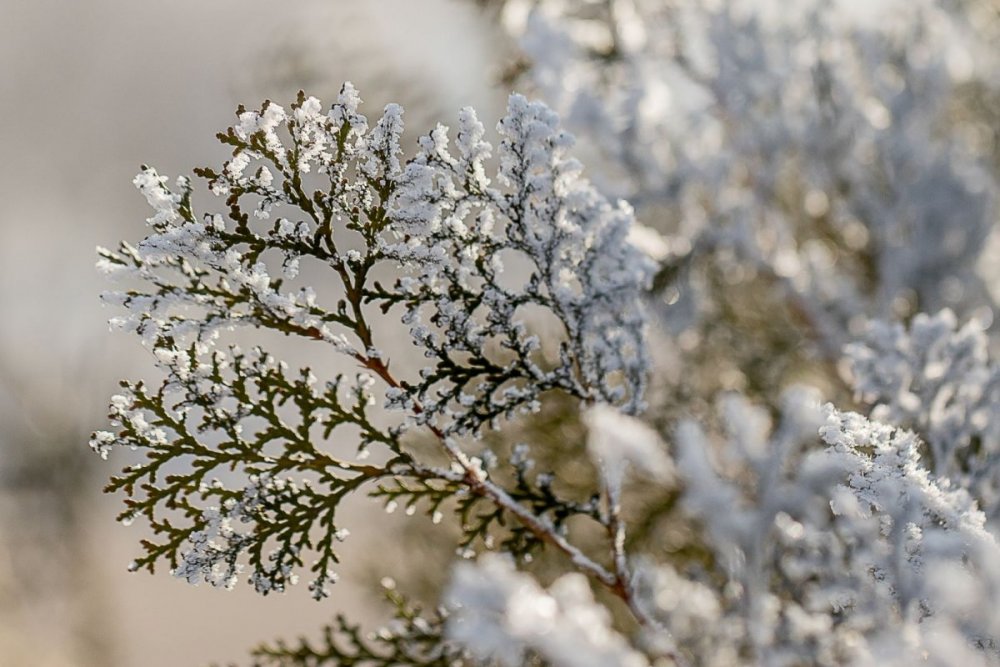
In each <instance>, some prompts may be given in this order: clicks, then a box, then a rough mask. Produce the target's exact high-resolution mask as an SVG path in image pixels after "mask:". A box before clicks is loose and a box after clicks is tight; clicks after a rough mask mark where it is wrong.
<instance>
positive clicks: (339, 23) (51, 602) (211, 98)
mask: <svg viewBox="0 0 1000 667" xmlns="http://www.w3.org/2000/svg"><path fill="white" fill-rule="evenodd" d="M503 48H505V47H504V43H503V42H502V40H501V39H500V37H499V35H498V34H497V32H496V29H495V28H494V27H493V25H492V23H491V17H490V16H488V15H486V14H484V13H482V12H481V11H480V10H479V9H478V8H477V7H476V6H475V5H474V3H470V2H449V1H448V0H424V1H422V2H419V3H415V2H409V1H408V0H368V1H366V2H347V1H343V2H340V1H336V0H326V1H325V2H315V1H310V0H303V1H301V2H296V3H274V2H263V1H260V0H214V1H213V2H209V3H206V2H197V1H195V0H178V1H177V2H170V3H152V2H127V1H125V0H82V1H80V2H60V1H56V0H30V1H28V0H0V63H2V66H0V147H2V148H0V151H2V156H3V157H2V159H0V184H2V185H0V313H2V315H0V664H2V665H37V666H40V667H50V666H51V667H56V666H62V665H75V666H82V667H88V666H92V665H93V666H97V665H100V666H102V667H104V666H108V667H113V666H116V665H123V666H132V665H144V666H146V667H158V666H167V665H170V666H175V665H202V664H208V663H209V662H211V661H220V662H222V661H228V660H235V659H241V658H242V657H243V656H245V655H246V650H247V649H248V648H249V647H250V646H251V645H253V644H255V643H257V642H258V641H260V640H263V639H270V638H273V637H275V636H279V635H284V636H294V635H295V634H296V633H298V632H300V631H309V630H313V629H315V628H318V627H319V626H320V625H322V624H323V623H325V622H328V621H329V620H330V619H331V618H332V617H333V615H334V613H335V612H336V611H338V610H346V609H351V610H352V614H353V615H355V616H358V614H357V613H356V612H357V611H358V607H359V606H363V604H364V601H365V600H368V599H369V597H370V596H369V594H368V593H369V591H368V588H370V586H369V584H371V583H372V582H371V580H370V578H366V577H364V576H360V577H352V576H351V573H350V568H345V571H344V572H343V573H342V574H343V575H345V576H344V577H343V582H342V583H341V584H338V586H337V594H336V595H335V596H334V598H333V599H331V600H328V601H326V602H324V603H314V602H313V601H312V600H311V599H309V597H308V593H307V592H306V591H305V590H304V589H302V590H296V591H294V592H293V593H292V594H289V595H286V596H281V597H276V596H271V597H268V598H266V599H265V598H261V597H259V596H256V595H255V594H254V593H252V592H250V591H249V590H242V589H241V590H238V591H235V592H233V593H229V594H226V593H224V592H220V591H217V590H213V589H209V588H206V587H204V586H202V587H198V588H193V587H191V586H188V585H186V584H185V583H183V582H181V581H178V580H174V579H173V578H171V577H170V576H168V575H167V574H166V573H165V572H164V573H161V574H159V575H158V576H154V577H150V576H148V575H145V574H129V573H128V572H127V571H126V567H127V564H128V563H129V561H130V560H131V559H132V557H133V555H134V554H135V553H137V550H138V544H137V542H138V539H139V537H140V532H139V531H140V530H141V529H140V528H138V527H134V528H126V527H123V526H120V525H118V524H116V523H115V521H114V516H115V514H116V513H117V511H118V507H119V500H118V499H116V498H110V497H103V496H102V494H101V487H102V486H103V484H104V481H105V480H106V479H107V477H108V475H110V474H111V473H112V472H114V469H115V466H113V465H110V464H103V465H102V462H101V461H100V459H98V458H97V457H96V456H94V455H93V454H92V453H91V452H90V451H89V449H88V447H87V439H88V436H89V433H90V432H91V431H93V430H95V429H97V428H101V427H103V425H104V423H105V421H106V420H105V413H106V402H107V399H108V397H109V396H110V395H111V394H112V393H113V392H114V390H115V388H116V386H117V384H116V383H117V381H118V379H120V378H123V377H141V376H142V375H143V374H144V373H147V372H148V371H149V369H150V366H151V364H150V363H149V358H147V356H146V353H145V351H144V350H142V348H141V346H140V345H139V344H138V341H137V340H135V339H134V338H132V337H130V336H127V335H124V334H120V333H118V334H110V333H108V327H107V325H106V323H105V321H106V319H107V318H108V317H109V316H110V315H111V312H110V311H108V310H105V309H103V308H102V307H101V305H100V303H99V300H98V295H99V293H100V292H101V291H102V290H104V289H108V286H107V285H106V284H104V282H103V280H102V279H101V277H100V276H99V275H98V274H97V272H96V271H95V270H94V268H93V266H94V261H95V253H94V247H95V246H96V245H106V246H114V245H115V244H116V243H117V241H118V240H119V239H128V240H130V241H136V240H138V239H139V238H141V236H142V235H143V233H144V223H143V220H144V219H145V217H147V215H148V213H147V212H146V211H147V206H146V204H145V202H144V200H143V199H142V197H141V196H140V195H139V194H138V193H137V192H136V191H135V189H134V188H133V187H132V185H131V179H132V177H133V176H134V174H135V173H136V172H137V170H138V168H139V165H140V164H143V163H149V164H152V165H155V166H156V168H157V169H159V170H160V171H161V173H166V174H171V175H176V174H179V173H187V172H189V171H190V169H191V168H192V167H195V166H200V165H208V164H220V163H221V161H222V159H223V158H224V157H225V156H226V154H227V152H226V151H225V149H224V148H222V147H221V146H220V145H219V144H218V143H217V142H215V141H214V139H213V137H214V135H215V133H216V132H218V131H219V130H222V129H224V128H225V127H227V126H228V125H229V124H230V123H231V121H232V119H233V111H234V110H235V108H236V106H237V105H238V104H239V103H246V104H247V105H248V106H256V105H257V104H259V103H260V102H261V101H262V100H263V99H265V98H272V99H274V100H275V101H278V102H280V103H287V102H289V101H291V100H292V99H294V94H295V92H296V91H297V90H299V89H300V88H301V89H305V90H307V91H308V92H309V93H310V94H313V95H316V96H317V97H320V98H321V99H323V100H324V101H329V100H331V99H332V98H333V96H335V95H336V92H337V91H338V89H339V88H340V85H341V83H342V82H343V81H344V80H350V81H352V82H353V83H354V84H355V85H356V86H357V87H358V89H359V90H360V91H361V93H362V96H363V98H364V99H365V101H366V107H365V109H366V112H367V113H368V114H369V115H374V114H376V113H377V112H378V111H379V110H380V109H381V107H382V106H383V105H384V104H385V103H386V102H388V101H398V102H400V103H402V104H403V105H404V107H405V109H406V119H407V124H408V127H409V128H410V129H411V131H420V132H422V131H424V130H426V129H430V127H431V126H432V119H433V120H434V121H436V120H438V119H441V120H443V121H445V122H448V121H449V120H450V119H454V118H455V117H456V115H457V111H458V109H459V108H461V107H463V106H465V105H474V106H476V107H477V108H478V109H479V110H480V111H481V113H482V115H483V117H484V118H491V117H493V118H495V117H496V116H497V112H498V110H499V109H500V108H501V105H502V104H503V102H504V98H505V93H504V91H503V90H502V87H501V86H500V85H498V82H499V79H500V76H499V72H498V71H496V69H497V67H498V63H499V62H500V60H501V58H499V57H498V53H499V52H500V51H501V50H502V49H503ZM415 134H416V132H413V133H412V134H411V139H412V137H413V136H415ZM355 532H356V533H357V532H363V531H355ZM364 539H365V538H363V537H362V538H360V540H361V541H360V542H359V544H358V545H357V546H356V548H355V552H356V553H357V555H356V556H355V557H354V558H348V559H345V560H348V561H350V562H353V563H357V565H358V568H364V565H365V562H364V560H365V559H364V552H365V551H366V550H367V549H368V548H370V546H371V544H370V543H368V544H367V545H366V544H365V542H364ZM371 539H377V536H371ZM358 552H360V553H358ZM352 582H353V583H352ZM359 589H360V590H359ZM362 615H363V614H362Z"/></svg>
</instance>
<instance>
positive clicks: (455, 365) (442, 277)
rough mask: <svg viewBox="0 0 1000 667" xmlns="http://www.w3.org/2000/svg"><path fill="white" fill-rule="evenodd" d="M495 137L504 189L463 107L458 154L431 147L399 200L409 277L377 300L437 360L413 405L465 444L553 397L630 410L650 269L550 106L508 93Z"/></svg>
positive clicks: (443, 142)
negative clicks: (394, 311)
mask: <svg viewBox="0 0 1000 667" xmlns="http://www.w3.org/2000/svg"><path fill="white" fill-rule="evenodd" d="M498 129H499V131H500V136H501V142H500V146H499V150H498V153H499V155H498V157H499V159H500V170H499V174H498V176H499V185H500V187H499V188H498V187H493V186H492V185H491V181H490V179H489V178H488V177H487V175H486V174H487V170H486V164H485V160H486V159H487V158H489V157H490V155H491V154H492V150H493V149H492V146H491V145H490V144H489V143H487V142H486V141H485V140H484V138H483V137H484V134H485V133H484V129H483V126H482V124H481V123H480V122H479V120H478V119H477V118H476V116H475V114H474V113H473V111H472V110H471V109H466V110H464V111H463V112H462V114H461V116H460V126H459V131H458V139H457V142H456V143H457V149H458V150H457V155H453V154H452V153H451V151H450V150H449V148H448V136H447V134H446V131H445V128H443V127H439V128H438V129H437V130H435V131H434V132H432V133H431V134H430V135H428V136H427V137H424V138H423V139H422V140H421V151H420V152H419V153H418V154H417V157H416V158H415V159H414V160H412V161H411V162H410V163H408V164H407V166H406V168H405V169H404V170H403V173H402V176H401V178H400V185H399V188H398V190H397V192H396V196H395V198H394V199H393V206H394V210H393V212H392V213H391V215H392V216H393V218H394V220H395V221H396V222H397V224H396V225H395V226H394V231H395V232H396V234H397V235H398V236H399V239H398V241H396V242H394V243H389V244H386V245H385V246H384V248H383V250H384V252H385V254H386V256H387V257H390V258H393V259H396V260H397V261H399V262H400V264H402V265H403V266H404V267H407V268H408V269H409V273H410V275H408V276H407V277H405V278H403V279H402V280H400V282H399V283H398V286H397V287H398V289H397V291H396V293H385V294H382V295H379V296H378V297H376V299H375V301H376V302H380V303H382V304H383V305H384V307H389V306H391V305H393V304H396V303H402V304H404V305H405V308H406V315H405V320H404V321H405V322H406V323H407V324H409V325H410V327H411V328H410V333H411V335H412V336H413V338H414V340H415V341H416V342H417V344H418V345H419V346H420V347H423V348H424V349H425V355H426V356H427V357H429V358H431V359H433V360H434V362H435V365H434V366H431V367H428V368H426V369H425V370H424V371H423V372H422V373H421V381H420V382H419V383H418V384H416V385H415V387H414V391H413V392H411V393H410V395H409V397H410V398H411V399H412V400H416V401H418V402H419V403H420V404H421V405H422V406H423V408H424V410H425V411H426V414H427V416H428V419H434V418H438V417H439V416H440V417H443V418H444V419H443V423H444V425H443V426H442V427H441V428H442V429H443V430H444V431H445V432H446V433H457V434H461V433H464V432H467V431H473V432H475V431H476V430H478V429H479V428H481V427H482V425H484V424H489V423H491V422H492V421H494V420H495V419H496V418H497V417H500V416H506V415H509V414H511V413H513V412H515V411H518V410H523V409H529V410H532V409H537V402H538V400H539V397H540V396H541V395H542V393H544V392H545V391H548V390H551V389H562V390H564V391H568V392H569V393H571V394H573V395H576V396H579V397H580V398H583V399H585V400H590V401H594V400H598V401H604V402H612V403H617V404H621V403H623V402H624V403H625V409H626V410H627V411H635V409H636V408H637V407H638V406H639V405H640V401H641V398H640V397H641V394H642V382H643V379H644V374H643V372H642V369H643V368H644V367H645V365H646V359H645V356H644V355H645V352H644V346H643V340H642V336H643V322H642V313H641V310H637V309H636V310H633V309H629V308H622V307H621V306H622V304H623V303H631V304H635V303H637V296H638V290H639V289H640V288H641V287H642V285H643V284H644V283H645V281H646V279H647V277H648V276H649V275H650V274H651V268H652V267H651V264H650V263H649V261H648V260H647V259H645V258H644V256H643V255H642V254H641V253H639V252H638V251H637V250H636V249H635V248H634V247H633V246H632V245H631V244H630V243H628V242H627V241H626V237H627V235H628V232H629V225H630V223H631V220H632V215H631V211H630V210H629V209H628V207H627V206H626V205H624V204H621V203H620V204H618V205H615V206H613V205H611V204H610V203H608V202H607V201H606V200H605V199H604V198H603V197H602V196H600V195H599V194H598V193H597V191H596V190H594V189H593V188H592V187H591V186H590V185H589V184H588V183H587V182H586V181H584V180H582V179H581V177H580V171H581V167H580V165H579V163H577V162H576V161H575V160H573V159H571V158H569V157H567V156H566V151H567V149H568V148H569V146H570V145H571V144H572V138H571V137H570V136H569V135H568V134H566V133H565V132H564V131H562V130H561V129H560V128H559V126H558V119H557V117H556V115H555V114H554V113H552V112H551V111H550V110H549V109H547V108H546V107H545V106H544V105H542V104H540V103H530V102H528V101H527V100H526V99H525V98H523V97H521V96H518V95H514V96H512V97H511V99H510V104H509V106H508V114H507V116H506V117H505V118H504V119H503V120H502V121H501V122H500V124H499V126H498ZM505 263H506V264H512V265H513V267H515V268H513V270H512V269H511V268H507V269H506V270H505ZM519 265H520V267H519ZM532 308H535V309H538V308H540V309H543V310H544V311H547V313H548V314H549V316H554V318H555V319H556V321H557V322H558V325H559V327H560V329H562V330H563V331H562V332H560V333H562V334H564V336H563V337H562V338H563V342H561V343H560V345H559V349H558V352H557V356H556V357H555V358H553V357H551V356H550V357H548V358H546V357H545V356H544V355H542V354H540V353H539V352H540V349H541V347H542V344H541V341H540V340H539V338H538V337H537V336H534V335H530V333H529V331H528V328H527V325H526V323H525V321H524V318H525V316H526V314H527V313H528V312H529V311H530V310H531V309H532ZM484 348H486V349H490V348H495V351H496V352H497V354H494V355H490V356H487V355H483V354H482V350H483V349H484ZM550 352H551V351H550ZM469 355H471V356H472V359H471V360H470V362H466V363H463V362H462V361H461V360H462V359H463V358H465V357H468V356H469ZM436 421H441V420H436Z"/></svg>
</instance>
